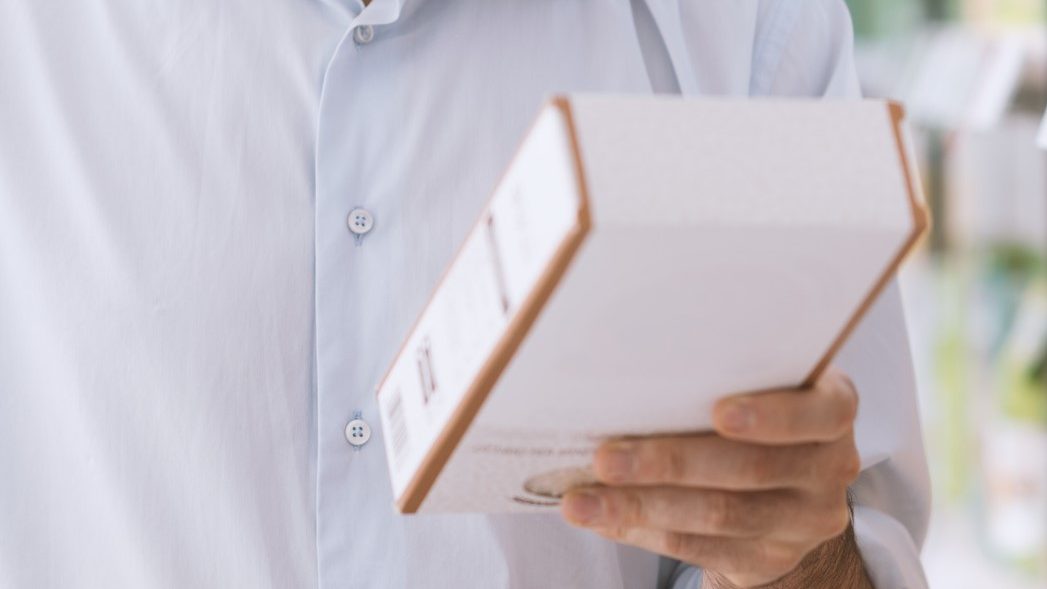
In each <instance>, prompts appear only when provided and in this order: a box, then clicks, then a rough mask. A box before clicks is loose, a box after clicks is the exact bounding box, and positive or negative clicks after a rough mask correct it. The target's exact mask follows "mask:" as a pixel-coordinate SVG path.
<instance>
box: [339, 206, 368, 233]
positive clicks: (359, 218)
mask: <svg viewBox="0 0 1047 589" xmlns="http://www.w3.org/2000/svg"><path fill="white" fill-rule="evenodd" d="M346 224H347V225H349V231H352V232H353V234H354V235H366V234H367V233H370V231H371V228H372V227H374V216H373V215H371V211H368V210H367V209H353V210H351V211H349V218H348V219H346Z"/></svg>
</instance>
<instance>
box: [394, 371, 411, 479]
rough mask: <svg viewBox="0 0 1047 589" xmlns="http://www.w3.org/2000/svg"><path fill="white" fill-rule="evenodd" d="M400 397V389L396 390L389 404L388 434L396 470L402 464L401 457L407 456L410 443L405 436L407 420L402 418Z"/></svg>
mask: <svg viewBox="0 0 1047 589" xmlns="http://www.w3.org/2000/svg"><path fill="white" fill-rule="evenodd" d="M401 397H402V395H401V394H400V389H396V390H395V391H394V392H393V399H392V401H391V402H390V403H389V428H390V432H389V433H390V437H391V439H392V444H393V461H394V464H395V466H396V467H397V468H399V467H400V465H401V464H402V463H403V457H404V455H405V454H407V450H408V446H409V444H410V442H411V440H410V438H409V437H408V435H407V419H406V418H404V404H403V400H402V399H401Z"/></svg>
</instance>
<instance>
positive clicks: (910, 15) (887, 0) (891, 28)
mask: <svg viewBox="0 0 1047 589" xmlns="http://www.w3.org/2000/svg"><path fill="white" fill-rule="evenodd" d="M847 5H848V6H849V7H850V9H851V15H852V17H853V18H854V30H855V34H856V35H857V36H858V37H859V38H862V39H875V38H881V37H892V36H895V35H900V34H905V33H911V32H913V31H914V30H915V29H916V27H917V26H918V25H919V24H920V21H921V20H922V19H923V17H924V10H923V8H922V7H921V6H920V2H913V1H912V0H847Z"/></svg>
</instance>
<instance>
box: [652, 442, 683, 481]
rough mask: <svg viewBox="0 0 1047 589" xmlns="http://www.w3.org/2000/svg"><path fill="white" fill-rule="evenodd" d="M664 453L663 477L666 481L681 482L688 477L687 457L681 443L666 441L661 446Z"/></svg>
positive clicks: (661, 452) (660, 449) (661, 451)
mask: <svg viewBox="0 0 1047 589" xmlns="http://www.w3.org/2000/svg"><path fill="white" fill-rule="evenodd" d="M659 453H660V454H661V455H662V460H661V464H662V471H661V478H662V479H663V480H665V481H670V482H679V481H684V480H686V477H687V458H686V456H684V452H683V449H682V448H681V447H680V445H679V444H673V443H666V444H662V445H661V447H660V448H659Z"/></svg>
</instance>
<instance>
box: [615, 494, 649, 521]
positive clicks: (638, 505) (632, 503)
mask: <svg viewBox="0 0 1047 589" xmlns="http://www.w3.org/2000/svg"><path fill="white" fill-rule="evenodd" d="M616 495H617V496H616V497H615V499H614V500H612V501H611V504H612V505H613V507H612V508H611V509H610V515H611V517H614V518H615V519H617V520H618V521H621V522H622V523H623V524H626V525H639V524H643V523H645V522H646V520H647V517H646V509H645V504H644V499H643V497H642V496H641V495H640V493H638V492H636V491H622V492H621V493H616Z"/></svg>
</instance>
